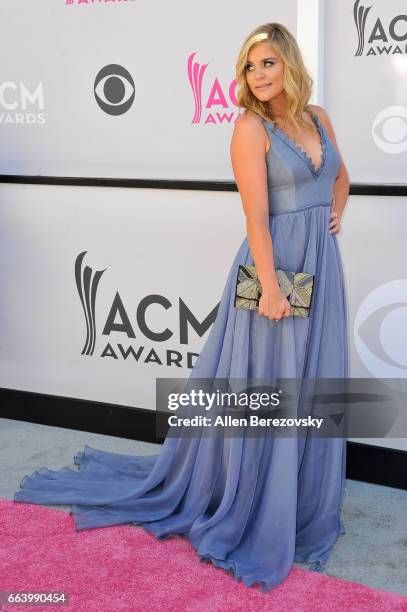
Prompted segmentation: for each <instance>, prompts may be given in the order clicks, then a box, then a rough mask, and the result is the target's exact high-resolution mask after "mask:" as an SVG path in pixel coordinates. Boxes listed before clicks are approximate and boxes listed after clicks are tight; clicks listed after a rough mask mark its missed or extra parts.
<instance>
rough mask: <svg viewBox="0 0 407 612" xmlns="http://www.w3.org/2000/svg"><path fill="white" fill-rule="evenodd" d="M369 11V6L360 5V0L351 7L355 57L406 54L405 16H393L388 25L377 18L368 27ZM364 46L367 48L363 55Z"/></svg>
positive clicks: (406, 32)
mask: <svg viewBox="0 0 407 612" xmlns="http://www.w3.org/2000/svg"><path fill="white" fill-rule="evenodd" d="M371 9H372V7H371V6H367V7H366V6H363V5H362V4H360V0H357V1H356V2H355V4H354V5H353V18H354V20H355V26H356V31H357V34H358V48H357V50H356V53H355V56H361V55H366V56H368V55H375V56H378V55H395V54H404V53H407V44H406V41H407V15H403V14H400V15H395V16H394V17H393V18H392V19H391V20H390V22H388V23H387V21H386V22H385V21H384V20H383V19H382V18H380V17H377V19H376V21H375V22H374V23H373V24H371V25H369V24H368V15H369V13H370V11H371ZM370 21H371V19H370V18H369V22H370ZM400 43H404V44H400ZM365 46H366V47H368V49H367V51H366V53H364V50H365Z"/></svg>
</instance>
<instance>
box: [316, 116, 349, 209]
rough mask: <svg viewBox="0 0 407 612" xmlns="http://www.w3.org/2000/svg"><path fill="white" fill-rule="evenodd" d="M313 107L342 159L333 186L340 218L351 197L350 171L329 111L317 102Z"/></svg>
mask: <svg viewBox="0 0 407 612" xmlns="http://www.w3.org/2000/svg"><path fill="white" fill-rule="evenodd" d="M311 108H312V109H313V110H314V111H315V112H316V113H317V115H318V117H319V118H320V119H321V123H323V125H324V127H325V129H326V131H327V132H328V135H329V137H330V139H331V140H332V142H333V143H334V146H335V148H336V150H337V152H338V155H339V158H340V160H341V165H340V168H339V172H338V174H337V176H336V181H335V184H334V188H333V194H334V206H333V210H335V211H336V212H337V213H338V217H339V219H340V218H341V217H342V214H343V211H344V208H345V205H346V202H347V199H348V197H349V187H350V182H349V175H348V171H347V169H346V166H345V164H344V162H343V159H342V155H341V152H340V151H339V147H338V143H337V141H336V137H335V133H334V129H333V127H332V123H331V121H330V119H329V117H328V114H327V112H326V111H325V110H324V109H323V108H322V106H318V105H316V104H311Z"/></svg>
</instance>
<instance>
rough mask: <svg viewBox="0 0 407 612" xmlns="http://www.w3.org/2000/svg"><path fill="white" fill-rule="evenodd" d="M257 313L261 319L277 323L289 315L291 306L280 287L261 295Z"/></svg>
mask: <svg viewBox="0 0 407 612" xmlns="http://www.w3.org/2000/svg"><path fill="white" fill-rule="evenodd" d="M258 313H259V315H260V316H261V317H268V318H269V319H273V320H277V321H279V320H280V319H282V318H283V317H289V316H290V315H291V304H290V302H289V301H288V300H287V298H286V297H285V295H284V293H283V292H282V291H281V289H280V287H278V288H277V289H275V290H268V291H265V292H264V293H262V295H261V297H260V300H259V309H258Z"/></svg>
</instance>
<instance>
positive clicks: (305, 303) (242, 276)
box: [234, 264, 314, 317]
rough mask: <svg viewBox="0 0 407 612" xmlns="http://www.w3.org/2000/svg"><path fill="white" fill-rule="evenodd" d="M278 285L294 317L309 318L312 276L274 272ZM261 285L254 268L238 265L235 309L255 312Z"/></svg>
mask: <svg viewBox="0 0 407 612" xmlns="http://www.w3.org/2000/svg"><path fill="white" fill-rule="evenodd" d="M276 275H277V280H278V284H279V285H280V288H281V290H282V292H283V294H284V295H285V297H286V298H287V299H288V301H289V302H290V304H291V314H292V316H294V317H309V314H310V308H311V300H312V293H313V288H314V276H313V275H312V274H307V273H306V272H288V271H286V270H276ZM260 297H261V284H260V281H259V279H258V276H257V271H256V268H255V266H247V265H243V264H240V265H239V270H238V274H237V280H236V290H235V300H234V307H235V308H246V309H249V310H255V309H257V308H258V307H259V300H260Z"/></svg>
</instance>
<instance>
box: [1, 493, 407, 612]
mask: <svg viewBox="0 0 407 612" xmlns="http://www.w3.org/2000/svg"><path fill="white" fill-rule="evenodd" d="M0 542H1V546H0V590H3V591H5V590H7V591H12V590H18V591H22V590H26V591H35V592H49V591H57V590H60V591H65V592H68V593H69V595H70V601H69V605H68V606H60V605H58V606H56V605H45V606H44V605H37V606H27V605H26V606H21V605H5V606H3V607H1V611H2V612H16V611H17V610H21V611H24V612H27V611H28V610H35V611H36V612H42V611H48V612H51V611H53V610H60V611H62V610H64V609H65V610H66V609H69V610H72V611H74V612H80V611H82V610H83V611H86V612H108V611H109V612H111V611H112V610H115V611H116V610H131V611H136V610H151V609H155V608H157V609H161V610H163V611H165V612H168V611H171V610H174V611H175V610H177V612H178V611H184V610H185V611H188V612H193V611H197V612H198V611H201V610H203V609H206V610H208V611H209V612H216V611H218V610H225V611H226V610H232V611H237V610H249V609H250V610H276V611H278V612H284V611H287V612H288V611H290V612H291V611H292V610H295V611H296V612H302V611H304V612H313V611H314V610H321V611H322V610H326V609H329V610H341V611H345V610H352V611H356V610H357V612H363V611H366V612H372V610H380V611H381V612H386V611H387V610H404V611H407V597H402V596H401V595H396V594H392V593H387V592H385V591H382V590H377V589H371V588H369V587H366V586H363V585H361V584H356V583H352V582H346V581H344V580H340V579H337V578H331V577H329V576H325V575H323V574H318V573H316V572H310V571H308V570H301V569H298V568H293V569H292V571H291V573H290V574H289V576H288V578H287V579H286V580H285V581H284V583H283V584H281V585H279V586H278V587H277V588H276V589H273V590H271V591H269V592H267V593H262V592H261V591H260V590H259V588H258V587H257V586H253V587H251V588H248V587H246V586H244V584H242V583H241V582H238V581H236V580H235V579H234V578H233V577H232V576H231V575H229V574H228V573H226V572H225V571H224V570H222V569H220V568H217V567H214V566H213V565H212V564H211V563H204V562H200V561H199V558H198V556H197V554H196V552H195V551H194V549H193V548H192V546H191V544H190V543H189V541H188V540H186V539H184V538H180V537H173V538H170V539H168V540H162V541H159V540H157V539H156V538H155V536H153V535H152V534H150V533H148V532H146V531H144V529H142V528H141V527H136V526H132V525H120V526H114V527H102V528H98V529H91V530H88V531H81V532H77V531H76V530H75V527H74V523H73V520H72V517H71V516H70V515H69V514H68V513H66V512H63V511H61V510H53V509H50V508H46V507H44V506H39V505H35V504H25V503H15V502H13V501H11V500H6V499H1V498H0Z"/></svg>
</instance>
